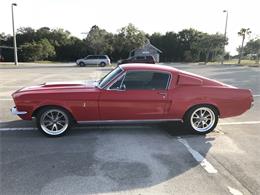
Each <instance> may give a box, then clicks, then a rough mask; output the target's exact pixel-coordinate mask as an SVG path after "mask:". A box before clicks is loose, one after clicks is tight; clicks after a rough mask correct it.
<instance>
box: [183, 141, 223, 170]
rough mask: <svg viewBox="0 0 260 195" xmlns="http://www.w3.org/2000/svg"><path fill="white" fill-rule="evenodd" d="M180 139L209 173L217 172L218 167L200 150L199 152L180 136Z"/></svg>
mask: <svg viewBox="0 0 260 195" xmlns="http://www.w3.org/2000/svg"><path fill="white" fill-rule="evenodd" d="M178 141H179V142H180V143H182V144H183V145H184V146H185V147H186V148H187V149H188V151H189V152H190V153H191V155H192V156H193V158H194V159H195V160H196V161H197V162H199V163H200V165H201V166H202V167H203V168H204V169H205V170H206V171H207V172H208V173H217V172H218V171H217V169H215V168H214V167H213V166H212V164H210V163H209V162H208V161H207V160H206V159H205V158H204V157H203V156H202V155H201V154H200V153H199V152H197V151H196V150H194V149H193V148H191V147H190V145H189V144H188V142H187V141H186V140H185V139H183V138H181V137H178Z"/></svg>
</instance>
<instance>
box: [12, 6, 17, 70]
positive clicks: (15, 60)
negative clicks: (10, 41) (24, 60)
mask: <svg viewBox="0 0 260 195" xmlns="http://www.w3.org/2000/svg"><path fill="white" fill-rule="evenodd" d="M14 6H17V4H16V3H12V5H11V8H12V25H13V38H14V64H15V65H16V66H18V57H17V45H16V33H15V28H14Z"/></svg>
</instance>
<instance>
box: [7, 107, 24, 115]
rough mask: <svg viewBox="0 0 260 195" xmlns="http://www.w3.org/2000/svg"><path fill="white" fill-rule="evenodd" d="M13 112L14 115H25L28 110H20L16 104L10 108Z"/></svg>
mask: <svg viewBox="0 0 260 195" xmlns="http://www.w3.org/2000/svg"><path fill="white" fill-rule="evenodd" d="M10 111H11V113H12V114H13V115H23V114H27V112H26V111H18V110H17V108H16V107H15V106H14V107H12V108H11V109H10Z"/></svg>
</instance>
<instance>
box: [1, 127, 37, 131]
mask: <svg viewBox="0 0 260 195" xmlns="http://www.w3.org/2000/svg"><path fill="white" fill-rule="evenodd" d="M32 130H37V128H34V127H21V128H19V127H18V128H17V127H10V128H0V131H32Z"/></svg>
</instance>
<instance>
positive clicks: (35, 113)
mask: <svg viewBox="0 0 260 195" xmlns="http://www.w3.org/2000/svg"><path fill="white" fill-rule="evenodd" d="M44 108H60V109H62V110H65V111H66V112H67V113H68V114H69V115H70V117H71V119H72V120H73V121H74V122H76V120H75V118H74V117H73V115H72V113H71V112H70V111H69V110H68V109H66V108H64V107H62V106H57V105H45V106H40V107H39V108H37V109H36V110H34V111H33V113H32V117H36V116H37V114H38V113H39V111H40V110H42V109H44Z"/></svg>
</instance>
